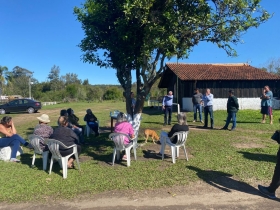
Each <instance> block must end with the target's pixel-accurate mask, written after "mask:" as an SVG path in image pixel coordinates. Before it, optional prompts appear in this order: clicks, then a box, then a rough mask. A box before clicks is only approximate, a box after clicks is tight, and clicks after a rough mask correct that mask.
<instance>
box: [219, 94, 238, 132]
mask: <svg viewBox="0 0 280 210" xmlns="http://www.w3.org/2000/svg"><path fill="white" fill-rule="evenodd" d="M228 95H229V97H228V101H227V113H228V116H227V120H226V124H225V126H224V127H222V128H221V129H222V130H228V125H229V123H230V120H231V119H232V128H231V131H234V130H235V128H236V113H237V112H238V110H239V104H238V99H237V98H236V97H235V96H234V92H233V90H229V91H228Z"/></svg>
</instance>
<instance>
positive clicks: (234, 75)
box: [166, 63, 280, 80]
mask: <svg viewBox="0 0 280 210" xmlns="http://www.w3.org/2000/svg"><path fill="white" fill-rule="evenodd" d="M166 67H168V68H169V69H170V70H171V71H173V72H174V73H175V74H176V75H177V76H178V77H179V79H180V80H280V76H278V75H275V74H272V73H269V72H266V71H263V70H261V69H258V68H255V67H252V66H250V65H248V64H243V63H236V64H183V63H178V64H177V63H166Z"/></svg>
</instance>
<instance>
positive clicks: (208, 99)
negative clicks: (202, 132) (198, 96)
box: [202, 88, 214, 129]
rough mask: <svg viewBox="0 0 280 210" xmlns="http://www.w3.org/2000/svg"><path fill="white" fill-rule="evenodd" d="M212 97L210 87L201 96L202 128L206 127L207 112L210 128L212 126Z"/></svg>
mask: <svg viewBox="0 0 280 210" xmlns="http://www.w3.org/2000/svg"><path fill="white" fill-rule="evenodd" d="M213 99H214V96H213V94H212V93H211V92H210V89H209V88H207V89H206V91H205V95H204V96H203V98H202V100H203V103H204V126H203V127H204V128H207V127H208V114H209V115H210V121H211V129H213V128H214V116H213Z"/></svg>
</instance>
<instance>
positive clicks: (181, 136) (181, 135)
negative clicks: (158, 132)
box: [161, 131, 189, 163]
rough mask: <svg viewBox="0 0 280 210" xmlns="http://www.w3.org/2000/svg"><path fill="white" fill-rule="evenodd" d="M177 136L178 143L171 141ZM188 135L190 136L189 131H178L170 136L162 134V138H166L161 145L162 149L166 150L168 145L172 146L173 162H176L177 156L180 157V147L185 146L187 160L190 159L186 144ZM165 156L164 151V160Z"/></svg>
mask: <svg viewBox="0 0 280 210" xmlns="http://www.w3.org/2000/svg"><path fill="white" fill-rule="evenodd" d="M175 136H177V143H176V144H173V143H171V139H173V138H174V137H175ZM187 137H188V131H180V132H176V133H174V134H173V136H172V137H170V138H169V137H168V136H161V138H164V139H163V141H162V142H163V143H162V144H161V146H162V147H163V150H162V151H165V146H166V145H168V146H170V147H171V155H172V162H173V163H175V162H176V157H179V147H183V149H184V152H185V156H186V159H187V161H188V160H189V159H188V155H187V150H186V146H185V143H186V141H187ZM163 158H164V152H163V153H162V160H163Z"/></svg>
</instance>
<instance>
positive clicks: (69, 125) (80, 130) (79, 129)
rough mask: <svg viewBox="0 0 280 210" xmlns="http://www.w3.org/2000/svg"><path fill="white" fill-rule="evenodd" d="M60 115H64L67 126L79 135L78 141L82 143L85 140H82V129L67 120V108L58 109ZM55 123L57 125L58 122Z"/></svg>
mask: <svg viewBox="0 0 280 210" xmlns="http://www.w3.org/2000/svg"><path fill="white" fill-rule="evenodd" d="M60 116H65V117H66V118H67V120H68V128H71V129H72V130H73V131H74V132H75V133H76V134H77V136H78V137H79V143H81V144H84V142H85V140H84V136H83V132H82V129H81V128H79V127H77V126H76V125H73V124H72V123H71V122H69V119H68V113H67V110H66V109H62V110H60ZM57 123H58V125H59V122H57Z"/></svg>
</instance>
